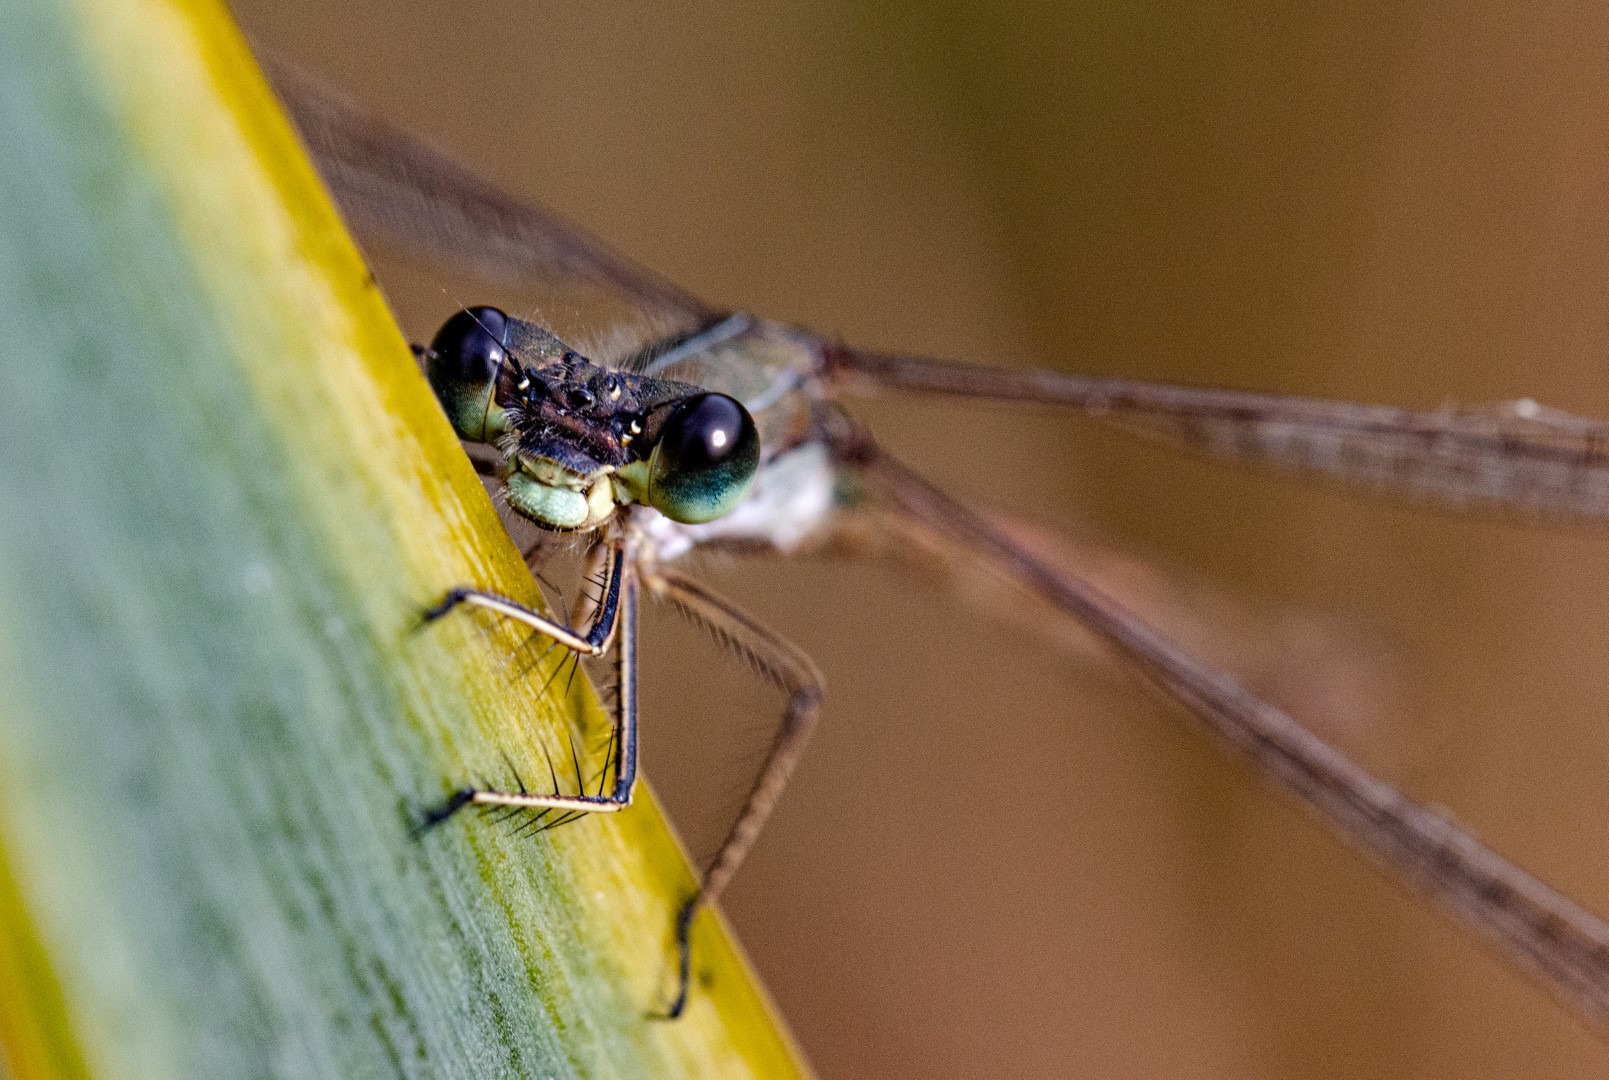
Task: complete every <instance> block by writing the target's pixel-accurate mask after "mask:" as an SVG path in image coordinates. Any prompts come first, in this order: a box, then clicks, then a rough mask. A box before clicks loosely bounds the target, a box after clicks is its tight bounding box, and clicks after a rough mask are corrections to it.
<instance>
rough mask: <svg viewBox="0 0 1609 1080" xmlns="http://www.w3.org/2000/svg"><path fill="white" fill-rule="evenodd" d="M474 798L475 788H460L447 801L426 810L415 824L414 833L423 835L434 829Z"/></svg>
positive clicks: (418, 835)
mask: <svg viewBox="0 0 1609 1080" xmlns="http://www.w3.org/2000/svg"><path fill="white" fill-rule="evenodd" d="M474 798H475V789H474V788H467V787H466V788H459V789H458V790H457V791H454V792H453V793H452V794H451V795H449V796H447V799H446V801H444V802H441V803H438V804H436V805H435V806H432V807H430V808H428V809H427V810H425V812H424V814H423V815H422V816H421V817H420V819H419V822H418V823H417V824H416V825H415V826H414V829H413V835H414V836H415V837H420V836H423V835H424V834H425V833H427V832H429V831H430V830H431V829H434V828H435V827H436V826H437V825H440V824H441V823H442V822H444V821H446V820H447V819H448V818H450V817H452V816H453V815H454V814H456V813H458V811H460V810H462V809H463V808H464V807H466V806H468V805H469V804H470V802H471V801H472V800H473V799H474Z"/></svg>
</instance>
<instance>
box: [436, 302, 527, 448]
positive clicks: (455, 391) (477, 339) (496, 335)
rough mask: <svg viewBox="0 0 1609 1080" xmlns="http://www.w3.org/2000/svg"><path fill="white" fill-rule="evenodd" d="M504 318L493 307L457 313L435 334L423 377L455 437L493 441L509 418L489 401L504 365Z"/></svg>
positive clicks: (506, 353) (476, 440) (506, 318)
mask: <svg viewBox="0 0 1609 1080" xmlns="http://www.w3.org/2000/svg"><path fill="white" fill-rule="evenodd" d="M507 327H508V316H507V315H504V314H503V313H502V312H501V311H498V310H497V309H496V308H493V307H476V308H469V309H468V310H465V311H460V312H459V313H458V314H456V315H454V316H453V317H452V318H450V319H448V320H447V322H446V324H445V325H444V326H442V328H441V329H440V330H439V331H437V332H436V339H435V340H434V341H432V342H431V343H430V350H429V352H428V353H427V356H428V358H429V359H428V360H427V362H426V365H425V374H426V376H427V377H429V379H430V385H431V387H432V388H434V389H435V391H436V398H437V400H439V401H440V402H441V407H442V408H443V409H445V410H446V412H447V419H449V420H451V421H452V425H453V430H455V431H457V432H458V437H459V438H461V439H468V440H469V441H471V442H491V441H492V440H494V439H496V438H497V437H498V436H499V435H501V434H502V433H503V431H504V429H505V427H506V424H507V419H506V417H504V415H503V410H502V408H501V407H500V406H499V405H498V404H497V403H496V401H495V400H493V392H494V391H495V389H496V385H497V377H498V375H499V373H501V372H502V371H503V368H504V365H505V364H506V363H507V361H508V349H507V348H506V347H505V346H504V344H503V342H504V339H505V337H506V336H507V333H508V331H507Z"/></svg>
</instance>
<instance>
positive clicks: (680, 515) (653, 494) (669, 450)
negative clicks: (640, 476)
mask: <svg viewBox="0 0 1609 1080" xmlns="http://www.w3.org/2000/svg"><path fill="white" fill-rule="evenodd" d="M759 466H760V433H759V432H758V431H756V430H755V427H754V418H753V417H752V416H750V415H749V411H748V410H747V409H745V408H744V407H743V406H742V405H740V404H738V403H737V402H736V401H734V400H733V399H732V398H729V397H727V396H726V395H725V394H697V395H695V396H693V397H690V398H688V399H687V400H686V401H683V402H682V403H681V404H679V405H677V406H676V411H675V412H673V413H672V414H671V415H670V419H668V420H666V421H665V427H664V429H663V430H662V431H661V432H660V435H659V442H658V443H656V444H655V446H654V452H653V455H652V456H651V457H650V458H649V460H648V505H649V506H652V507H653V508H654V509H655V510H658V511H659V512H660V513H661V514H664V515H665V516H666V517H668V518H670V519H671V520H672V521H680V522H683V523H684V524H688V525H696V524H698V523H700V522H704V521H713V520H715V519H716V518H718V517H720V516H721V515H722V514H724V513H726V512H727V511H729V510H731V509H732V508H733V507H734V506H736V505H737V504H738V503H739V502H740V501H741V500H742V498H743V496H744V495H745V494H747V493H748V490H749V484H750V483H752V482H753V480H754V473H755V470H756V469H758V468H759Z"/></svg>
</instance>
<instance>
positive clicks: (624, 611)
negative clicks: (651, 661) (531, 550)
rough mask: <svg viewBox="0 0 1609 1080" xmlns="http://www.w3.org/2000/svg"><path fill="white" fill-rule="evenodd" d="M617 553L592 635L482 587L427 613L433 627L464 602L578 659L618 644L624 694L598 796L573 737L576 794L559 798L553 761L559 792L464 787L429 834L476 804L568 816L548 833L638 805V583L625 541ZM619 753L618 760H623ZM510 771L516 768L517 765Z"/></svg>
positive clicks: (430, 817)
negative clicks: (581, 818) (611, 778)
mask: <svg viewBox="0 0 1609 1080" xmlns="http://www.w3.org/2000/svg"><path fill="white" fill-rule="evenodd" d="M611 555H612V558H611V559H610V560H609V568H610V572H609V578H608V583H607V587H606V589H605V592H604V595H603V598H602V600H601V602H600V604H599V605H598V608H597V618H596V619H595V620H594V621H593V623H592V625H591V627H589V628H588V630H587V632H586V633H585V634H579V633H577V632H576V631H574V630H572V629H570V628H569V627H567V626H564V625H562V624H560V623H557V622H555V621H554V620H552V619H549V618H547V617H546V616H544V615H541V614H539V613H537V612H534V611H531V610H530V609H529V608H527V607H524V606H523V605H521V604H518V603H516V602H515V601H513V600H509V599H507V598H506V597H501V596H497V595H495V594H492V593H487V592H482V591H480V590H478V589H454V590H453V591H452V592H451V593H449V594H448V595H447V598H446V599H445V600H443V601H442V602H441V603H440V604H438V605H436V606H435V607H434V608H431V609H430V610H429V611H428V612H426V613H425V618H426V621H433V620H435V619H439V618H441V617H442V616H444V615H446V614H447V613H448V612H450V611H452V610H453V609H454V608H456V607H458V606H460V605H462V604H469V605H472V606H476V607H482V608H485V609H487V610H489V611H493V612H496V613H497V614H499V615H503V616H506V617H508V618H512V619H514V620H516V621H518V622H521V623H523V624H525V625H526V626H530V627H532V628H533V629H535V630H537V631H538V632H539V633H543V634H546V635H548V636H549V637H552V638H553V639H554V640H555V641H556V642H557V643H558V644H560V645H563V646H564V647H566V648H567V649H569V650H570V651H571V653H572V654H574V655H576V656H582V655H585V656H598V655H601V654H603V653H604V652H606V651H608V650H609V648H610V647H611V645H612V646H613V647H614V649H615V657H614V659H615V676H616V680H617V682H618V684H619V686H620V693H619V695H618V697H617V701H616V705H615V710H614V725H613V730H612V733H611V736H610V753H609V756H608V757H607V758H606V759H605V761H604V766H603V774H602V775H600V777H599V786H598V793H597V794H590V793H588V791H587V784H586V781H585V779H584V777H583V774H582V769H581V763H580V757H579V754H578V753H576V752H575V749H574V740H573V738H572V742H571V750H572V756H573V757H574V758H575V769H576V793H575V794H573V795H567V794H561V793H560V792H559V782H558V774H557V773H556V772H553V769H552V763H551V762H549V771H550V772H553V792H552V793H551V794H539V793H535V792H532V791H530V790H529V789H528V788H527V787H526V784H525V782H524V780H523V779H521V778H520V777H519V775H518V773H516V774H515V782H516V783H517V784H518V787H519V790H518V791H498V790H494V789H492V788H490V787H488V786H485V785H479V786H474V787H465V788H460V789H458V790H457V791H454V792H453V793H452V795H451V796H449V797H448V799H447V800H446V802H444V803H443V804H442V805H441V806H440V807H437V808H436V809H434V810H432V811H430V812H429V813H428V814H426V816H425V820H424V822H423V823H422V828H424V829H429V828H433V827H434V826H436V825H439V824H441V823H442V822H444V821H446V820H447V819H449V818H451V817H452V816H454V815H455V814H457V813H458V812H459V811H460V810H463V809H464V808H466V807H469V806H476V807H480V808H482V809H486V808H491V807H507V808H510V810H511V811H512V812H513V813H514V814H518V813H520V812H521V811H528V810H537V811H540V813H538V814H537V816H536V818H535V821H538V822H542V819H543V818H545V817H546V816H547V813H548V812H549V811H551V810H560V811H564V812H565V813H564V814H563V815H561V816H560V817H559V818H557V819H554V820H551V821H545V822H542V824H541V828H544V829H546V828H552V827H553V826H554V825H557V824H563V823H565V822H567V821H571V820H574V817H573V816H572V815H579V814H586V813H610V812H613V811H617V810H621V809H623V808H624V807H626V806H628V805H630V803H631V796H632V790H633V788H634V787H635V785H636V779H637V694H636V687H637V675H636V671H637V626H636V621H637V584H636V581H635V579H634V578H633V576H632V574H631V573H630V572H629V571H627V570H626V565H625V555H626V551H625V545H624V543H623V542H619V541H617V542H616V543H614V544H613V545H612V546H611ZM616 748H618V751H617V750H616ZM617 752H618V758H616V756H615V755H616V753H617ZM611 760H613V761H614V763H615V782H614V784H613V786H612V787H611V788H610V790H609V791H608V792H607V793H605V792H604V790H603V787H604V780H605V778H606V776H607V773H608V770H609V765H610V762H611ZM510 768H511V769H512V766H510ZM529 824H530V823H527V825H529Z"/></svg>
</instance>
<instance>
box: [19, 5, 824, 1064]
mask: <svg viewBox="0 0 1609 1080" xmlns="http://www.w3.org/2000/svg"><path fill="white" fill-rule="evenodd" d="M0 146H3V147H4V148H5V150H4V152H3V153H0V312H3V313H4V314H3V320H4V323H3V326H4V332H3V333H0V613H3V614H0V1048H3V1050H4V1052H5V1054H6V1063H7V1064H8V1065H9V1067H10V1069H11V1071H12V1072H13V1073H14V1074H15V1075H16V1076H18V1077H34V1076H102V1075H117V1076H130V1077H141V1076H151V1077H170V1076H186V1075H188V1076H247V1075H251V1076H274V1077H300V1076H341V1077H353V1076H454V1077H509V1076H531V1077H537V1076H541V1077H546V1076H583V1075H636V1076H656V1077H673V1076H686V1075H696V1076H719V1075H747V1074H752V1073H759V1074H764V1075H791V1074H794V1073H798V1072H801V1071H803V1066H802V1065H801V1064H800V1063H799V1062H798V1060H797V1058H796V1057H795V1055H794V1051H793V1050H792V1048H791V1045H790V1043H789V1040H788V1037H787V1035H786V1033H785V1032H784V1031H783V1030H782V1029H781V1028H780V1027H779V1026H778V1024H777V1022H776V1020H775V1019H774V1018H773V1016H772V1014H771V1011H770V1007H769V1005H768V1003H767V1002H766V1000H765V998H764V995H763V993H762V992H761V991H760V990H759V989H758V988H757V987H756V986H755V985H754V983H753V982H752V980H751V977H750V975H749V974H748V971H747V968H746V966H745V964H744V961H743V959H742V958H741V956H740V954H739V953H738V952H737V950H736V948H735V946H734V945H733V944H732V943H731V942H730V940H729V939H728V938H727V937H726V934H725V931H724V929H722V928H720V926H719V924H718V920H717V919H716V918H714V917H712V916H701V917H700V921H699V922H698V923H697V924H696V926H695V931H694V948H695V988H694V997H693V1001H692V1004H691V1005H690V1007H689V1013H688V1015H687V1016H686V1017H685V1018H684V1019H682V1020H680V1021H678V1022H675V1023H666V1022H661V1021H656V1020H652V1019H648V1015H647V1014H649V1013H651V1012H652V1011H653V1010H654V1009H655V1008H656V1007H659V1006H660V1005H662V1003H663V1001H664V1000H665V999H666V997H667V996H668V994H669V993H670V991H671V990H672V988H673V974H674V972H673V967H674V955H673V952H672V949H671V924H672V917H673V914H674V911H675V909H676V905H677V902H678V901H679V900H680V899H682V898H683V897H685V896H686V895H687V893H688V891H689V890H690V889H691V886H692V878H691V876H690V874H689V872H688V869H687V867H686V864H685V860H684V859H683V857H682V855H681V853H680V851H679V849H678V847H677V846H676V843H675V840H674V838H673V837H672V835H671V834H670V832H669V831H668V829H667V827H666V826H665V824H664V822H663V820H662V818H661V817H660V815H659V813H658V810H657V809H656V807H655V806H654V804H653V801H652V799H651V797H649V796H648V795H647V793H646V792H645V791H640V792H639V798H638V805H636V806H635V807H634V808H633V809H631V810H629V811H627V812H626V813H623V814H620V815H617V816H616V817H615V818H613V819H610V820H589V821H584V822H580V823H577V824H574V825H571V826H568V827H566V828H563V829H559V830H556V831H554V832H552V833H549V834H545V835H544V836H543V837H542V838H540V839H535V840H533V839H530V838H520V837H516V836H515V835H513V833H512V831H511V830H508V829H501V828H498V827H496V826H495V825H493V824H492V823H491V822H489V821H485V820H465V821H458V820H455V821H453V822H451V823H449V824H448V825H447V826H445V827H443V828H441V829H438V830H436V831H434V832H433V833H430V834H428V835H427V836H425V837H423V838H416V837H415V836H414V835H413V834H412V831H411V828H412V825H413V824H414V823H415V822H416V821H417V819H418V814H419V812H420V811H421V809H422V808H424V807H426V806H428V805H430V804H431V803H432V802H435V801H439V800H440V799H441V798H442V797H443V796H444V795H445V793H446V792H447V791H448V790H449V789H450V788H451V787H452V786H454V785H455V784H457V783H460V782H463V781H465V780H467V779H469V778H471V777H475V776H480V777H486V778H503V777H502V773H503V771H504V770H506V769H507V768H508V766H507V765H505V764H504V763H503V762H504V758H503V755H504V754H506V755H507V756H508V758H509V760H511V761H512V762H514V763H515V764H516V765H517V767H518V768H519V769H520V771H521V772H522V773H524V774H525V775H528V776H529V775H533V774H539V773H545V771H546V766H545V764H542V753H543V751H542V746H543V745H544V740H547V744H548V745H552V744H553V740H555V739H557V738H560V737H561V736H560V735H559V732H561V731H562V730H564V726H565V725H567V724H569V723H571V722H572V720H574V722H576V723H578V724H580V725H582V726H584V727H589V726H592V725H599V724H603V723H606V721H605V720H604V719H603V717H602V716H601V715H600V714H599V713H598V707H597V703H596V700H595V698H594V697H593V695H592V692H591V690H590V689H589V688H586V687H584V686H581V685H580V684H579V683H578V684H577V686H576V688H575V690H574V691H573V692H571V693H569V694H568V695H560V694H559V693H558V691H557V690H556V689H551V690H550V691H549V692H548V693H547V694H546V695H543V694H542V693H541V692H540V688H541V683H542V680H541V679H540V678H536V679H530V678H519V677H516V674H515V670H516V668H517V667H518V666H519V665H518V664H517V663H516V664H507V663H506V661H507V660H508V658H509V656H510V655H511V654H512V653H513V652H515V650H517V649H518V648H519V647H520V646H521V644H522V640H521V639H520V638H519V637H518V636H517V635H516V634H515V633H514V632H513V631H512V630H511V629H509V628H508V627H506V626H500V625H497V624H496V623H493V622H487V621H479V620H477V619H476V618H475V617H473V616H465V617H462V618H460V617H458V616H454V617H453V618H452V619H449V620H445V621H443V622H442V623H440V624H434V625H431V626H429V627H423V628H422V627H421V626H420V621H419V613H420V611H421V610H422V609H423V608H424V607H425V606H427V605H428V604H430V603H432V602H433V601H435V600H437V599H439V598H440V596H441V595H442V594H443V593H444V592H445V591H446V590H447V589H449V588H451V587H453V586H455V585H460V584H465V583H475V584H478V585H482V586H486V587H489V588H493V589H496V590H499V591H502V592H505V593H507V594H509V595H511V596H514V597H517V598H521V599H524V600H526V601H529V602H536V600H537V596H536V592H535V589H534V586H533V584H532V582H531V580H530V578H529V575H528V574H527V573H526V572H525V570H524V568H523V565H522V564H521V562H520V559H519V556H518V553H517V552H516V551H515V550H514V549H513V546H512V544H511V543H510V541H509V540H508V538H507V536H506V534H505V533H504V532H503V530H502V528H501V526H500V524H499V523H498V520H497V517H496V514H495V512H494V510H493V508H492V506H491V504H490V502H489V500H488V499H487V497H486V495H485V493H484V491H483V490H482V489H481V487H480V485H479V483H478V482H477V481H476V479H475V476H474V473H473V471H472V470H471V468H470V466H469V464H468V462H467V460H465V458H464V455H463V454H462V452H461V450H460V448H459V447H458V445H457V443H456V442H455V441H454V440H453V438H452V434H451V432H450V430H449V429H448V427H447V425H446V422H445V420H444V419H443V418H442V416H441V415H440V413H439V410H438V409H437V408H436V406H435V403H434V402H433V400H432V399H431V397H430V394H429V390H428V388H427V387H426V385H425V383H424V381H423V379H422V378H421V376H420V375H419V373H418V371H417V369H416V368H415V366H414V365H413V363H412V361H411V358H410V356H409V354H408V351H407V348H406V345H405V343H404V342H403V341H402V339H401V337H400V335H399V333H398V331H397V330H396V328H395V326H394V325H393V324H392V322H391V320H390V317H389V315H388V314H387V312H386V311H385V308H384V306H383V303H382V301H381V299H380V296H379V294H378V292H377V291H376V289H375V288H374V285H373V283H372V281H371V279H370V277H369V275H368V272H367V270H366V268H365V267H364V266H363V264H362V262H361V260H360V259H359V258H358V256H357V255H356V253H355V252H354V250H353V248H352V247H351V244H350V242H349V241H348V239H347V238H346V235H345V232H344V229H343V228H342V226H341V224H340V222H339V219H338V218H337V217H336V216H335V213H334V211H333V210H332V209H331V208H330V206H329V204H328V202H327V200H326V199H325V197H324V195H323V193H322V191H321V190H320V188H319V187H318V184H317V181H316V179H315V177H314V174H313V171H312V169H311V167H310V166H309V165H308V164H307V162H306V160H305V158H304V156H303V155H302V154H301V152H300V149H299V147H298V145H297V144H296V142H295V140H294V137H293V136H292V134H291V132H290V129H289V127H288V126H287V124H286V123H285V121H284V119H283V117H282V116H281V115H280V114H279V111H278V109H277V107H276V106H275V104H274V103H273V100H272V98H271V97H270V96H269V94H268V91H267V89H266V87H265V86H264V84H263V82H262V79H261V77H260V75H259V74H258V72H257V70H256V67H255V66H254V64H253V62H252V60H251V57H250V54H249V53H248V52H247V50H246V49H245V47H244V44H243V42H242V41H241V40H240V38H239V35H238V33H237V32H236V30H235V29H234V27H233V26H232V24H231V23H230V22H229V20H228V18H227V16H226V15H225V14H224V12H223V11H222V9H221V8H220V7H219V6H217V5H216V4H213V3H210V2H207V0H190V2H180V0H81V2H79V3H76V4H69V3H65V2H58V0H21V2H19V3H15V4H8V5H5V6H3V7H0ZM554 659H555V658H550V659H549V660H548V661H547V663H552V662H553V660H554ZM561 681H562V680H561ZM561 697H563V700H560V698H561ZM572 709H579V710H582V712H581V713H580V714H579V716H577V717H572V716H571V715H570V710H572Z"/></svg>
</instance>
